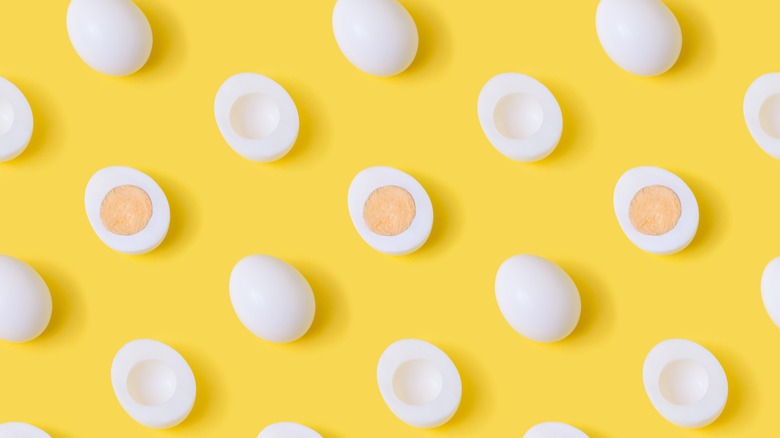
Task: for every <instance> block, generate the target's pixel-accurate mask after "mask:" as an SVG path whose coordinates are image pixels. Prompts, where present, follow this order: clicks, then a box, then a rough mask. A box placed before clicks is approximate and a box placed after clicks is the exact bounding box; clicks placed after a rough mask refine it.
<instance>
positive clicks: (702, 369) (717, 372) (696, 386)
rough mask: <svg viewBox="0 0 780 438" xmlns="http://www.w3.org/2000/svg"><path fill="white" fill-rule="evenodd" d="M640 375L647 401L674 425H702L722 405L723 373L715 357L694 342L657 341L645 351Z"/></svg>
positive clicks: (724, 397) (725, 387) (716, 414)
mask: <svg viewBox="0 0 780 438" xmlns="http://www.w3.org/2000/svg"><path fill="white" fill-rule="evenodd" d="M642 377H643V380H644V385H645V391H646V392H647V396H648V397H649V398H650V402H651V403H652V404H653V406H654V407H655V409H656V410H657V411H658V413H659V414H661V416H663V417H664V418H666V420H668V421H669V422H670V423H672V424H675V425H677V426H681V427H687V428H695V427H703V426H706V425H708V424H710V423H712V422H713V421H715V420H716V419H717V418H718V417H719V416H720V414H721V412H723V408H724V407H725V406H726V400H727V399H728V393H729V387H728V381H727V380H726V373H725V372H724V371H723V367H722V366H721V365H720V362H718V359H717V358H716V357H715V356H714V355H713V354H712V353H710V352H709V350H707V349H706V348H704V347H702V346H701V345H699V344H697V343H695V342H692V341H688V340H684V339H669V340H666V341H663V342H661V343H659V344H658V345H656V346H655V347H653V349H652V350H650V353H648V354H647V358H646V359H645V364H644V368H643V370H642Z"/></svg>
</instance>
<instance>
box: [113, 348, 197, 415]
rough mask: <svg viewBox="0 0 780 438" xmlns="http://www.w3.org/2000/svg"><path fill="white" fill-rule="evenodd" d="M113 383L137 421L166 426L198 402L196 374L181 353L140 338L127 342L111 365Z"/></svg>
mask: <svg viewBox="0 0 780 438" xmlns="http://www.w3.org/2000/svg"><path fill="white" fill-rule="evenodd" d="M111 383H112V385H113V387H114V394H115V395H116V398H117V400H119V404H120V405H121V406H122V408H123V409H124V410H125V412H127V414H128V415H129V416H130V417H131V418H132V419H133V420H135V421H137V422H139V423H141V424H143V425H144V426H147V427H151V428H154V429H167V428H170V427H173V426H176V425H178V424H179V423H181V422H182V421H184V420H185V419H186V418H187V416H188V415H189V414H190V411H192V407H193V405H194V404H195V392H196V388H195V375H194V374H193V373H192V369H191V368H190V365H189V364H188V363H187V361H186V360H185V359H184V357H182V355H181V354H179V352H177V351H176V350H174V349H173V348H171V347H169V346H168V345H166V344H163V343H162V342H158V341H152V340H149V339H138V340H135V341H130V342H128V343H127V344H125V345H124V346H123V347H122V348H121V349H119V351H118V352H117V354H116V356H114V362H113V363H112V364H111Z"/></svg>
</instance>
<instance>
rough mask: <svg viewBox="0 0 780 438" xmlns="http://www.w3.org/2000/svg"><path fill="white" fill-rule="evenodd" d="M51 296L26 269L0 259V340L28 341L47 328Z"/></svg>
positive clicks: (36, 277)
mask: <svg viewBox="0 0 780 438" xmlns="http://www.w3.org/2000/svg"><path fill="white" fill-rule="evenodd" d="M51 309H52V303H51V294H50V293H49V287H48V286H46V282H45V281H43V278H41V276H40V275H38V273H37V272H36V271H35V270H34V269H33V268H31V267H30V266H29V265H27V264H26V263H24V262H23V261H21V260H18V259H15V258H13V257H9V256H5V255H0V339H2V340H4V341H9V342H27V341H31V340H33V339H35V338H37V337H38V336H40V334H41V333H43V331H44V330H46V327H47V326H48V325H49V320H50V319H51Z"/></svg>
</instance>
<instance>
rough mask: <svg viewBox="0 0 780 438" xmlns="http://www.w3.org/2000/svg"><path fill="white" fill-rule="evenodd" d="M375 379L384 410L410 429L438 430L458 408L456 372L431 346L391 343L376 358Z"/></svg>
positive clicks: (459, 386)
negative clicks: (434, 428) (384, 405)
mask: <svg viewBox="0 0 780 438" xmlns="http://www.w3.org/2000/svg"><path fill="white" fill-rule="evenodd" d="M376 378H377V382H378V384H379V391H380V393H381V394H382V398H383V399H384V400H385V404H387V407H388V408H390V410H391V411H392V412H393V414H395V416H396V417H398V418H399V419H400V420H401V421H403V422H404V423H407V424H409V425H411V426H414V427H421V428H432V427H438V426H441V425H442V424H444V423H446V422H448V421H449V420H450V419H451V418H452V417H453V416H454V415H455V412H457V410H458V406H460V398H461V395H462V392H463V387H462V384H461V380H460V374H459V373H458V369H457V368H456V367H455V364H454V363H453V362H452V360H451V359H450V358H449V356H447V354H446V353H445V352H443V351H442V350H440V349H439V348H438V347H436V346H435V345H433V344H431V343H428V342H425V341H420V340H417V339H404V340H400V341H396V342H394V343H393V344H391V345H390V346H389V347H387V349H385V351H384V353H382V356H381V357H380V358H379V364H378V365H377V371H376Z"/></svg>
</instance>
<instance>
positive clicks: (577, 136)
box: [522, 78, 593, 167]
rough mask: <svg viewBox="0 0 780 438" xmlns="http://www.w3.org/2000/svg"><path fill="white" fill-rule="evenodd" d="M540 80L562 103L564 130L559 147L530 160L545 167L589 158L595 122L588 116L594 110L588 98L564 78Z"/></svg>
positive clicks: (559, 102) (560, 103)
mask: <svg viewBox="0 0 780 438" xmlns="http://www.w3.org/2000/svg"><path fill="white" fill-rule="evenodd" d="M540 81H542V82H543V83H544V84H545V86H547V87H548V88H549V90H550V92H551V93H552V94H553V95H554V96H555V99H556V100H557V101H558V104H559V105H560V107H561V114H562V115H563V130H562V132H561V139H560V140H559V141H558V146H556V147H555V150H553V151H552V153H551V154H550V155H548V156H547V157H546V158H544V159H542V160H539V161H537V162H534V163H530V164H531V165H534V166H544V167H546V166H557V165H561V164H564V163H568V162H571V161H578V160H582V159H584V158H586V156H587V152H588V150H587V149H586V147H587V146H592V143H590V142H589V140H590V138H591V135H592V133H591V132H589V128H590V127H591V126H593V123H589V121H588V120H587V117H588V114H590V111H589V110H588V108H587V105H586V104H585V99H583V98H581V97H580V96H579V95H578V94H577V92H576V90H575V89H573V88H571V87H570V86H569V85H567V84H566V83H565V82H564V81H557V80H554V79H550V78H540ZM522 164H525V163H522Z"/></svg>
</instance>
